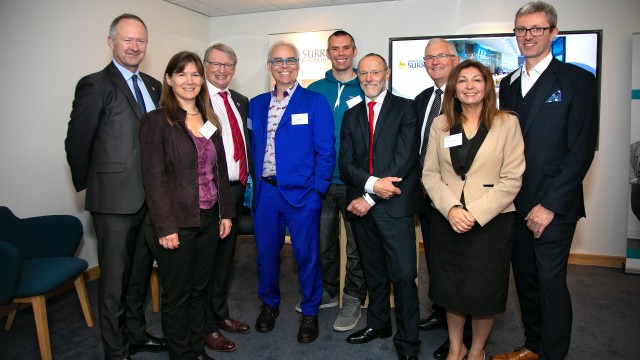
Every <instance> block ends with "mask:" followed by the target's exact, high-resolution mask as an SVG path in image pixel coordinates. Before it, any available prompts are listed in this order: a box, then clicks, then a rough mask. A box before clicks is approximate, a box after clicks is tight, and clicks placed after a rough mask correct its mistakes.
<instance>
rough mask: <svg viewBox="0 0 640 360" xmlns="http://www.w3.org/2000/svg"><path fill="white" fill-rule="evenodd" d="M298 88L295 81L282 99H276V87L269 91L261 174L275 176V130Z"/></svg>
mask: <svg viewBox="0 0 640 360" xmlns="http://www.w3.org/2000/svg"><path fill="white" fill-rule="evenodd" d="M297 88H298V82H297V81H296V82H295V83H294V84H293V85H292V86H291V87H290V88H288V89H287V90H285V91H284V95H283V96H282V99H278V96H277V93H276V89H275V88H274V89H273V91H271V102H270V103H269V113H268V114H267V145H266V147H265V149H264V162H263V164H262V176H264V177H269V176H276V130H278V124H279V123H280V119H282V114H284V111H285V109H286V108H287V106H288V105H289V101H290V100H291V95H292V94H293V92H294V91H295V90H296V89H297Z"/></svg>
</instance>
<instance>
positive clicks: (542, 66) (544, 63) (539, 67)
mask: <svg viewBox="0 0 640 360" xmlns="http://www.w3.org/2000/svg"><path fill="white" fill-rule="evenodd" d="M552 59H553V56H551V53H548V54H547V56H545V57H544V59H542V60H540V62H539V63H537V64H536V66H534V67H533V69H531V71H534V72H536V73H537V74H538V75H540V74H542V73H543V72H544V71H545V70H547V67H549V64H551V60H552ZM531 71H530V72H531ZM522 75H527V70H526V65H524V64H523V65H522Z"/></svg>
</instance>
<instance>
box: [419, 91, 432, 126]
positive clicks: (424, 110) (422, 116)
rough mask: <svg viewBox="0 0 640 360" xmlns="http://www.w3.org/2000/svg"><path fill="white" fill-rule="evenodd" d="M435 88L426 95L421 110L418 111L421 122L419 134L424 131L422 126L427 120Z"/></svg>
mask: <svg viewBox="0 0 640 360" xmlns="http://www.w3.org/2000/svg"><path fill="white" fill-rule="evenodd" d="M433 89H434V87H433V86H432V87H430V88H429V90H427V92H426V93H425V94H424V101H422V102H421V103H420V108H419V109H418V119H419V120H420V121H419V123H420V127H419V128H418V132H421V131H422V124H423V123H424V121H425V119H426V118H427V107H428V105H429V99H431V94H433Z"/></svg>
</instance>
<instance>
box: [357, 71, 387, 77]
mask: <svg viewBox="0 0 640 360" xmlns="http://www.w3.org/2000/svg"><path fill="white" fill-rule="evenodd" d="M385 71H387V70H372V71H358V76H360V77H367V75H369V74H371V76H373V77H376V76H378V75H380V74H383V73H384V72H385Z"/></svg>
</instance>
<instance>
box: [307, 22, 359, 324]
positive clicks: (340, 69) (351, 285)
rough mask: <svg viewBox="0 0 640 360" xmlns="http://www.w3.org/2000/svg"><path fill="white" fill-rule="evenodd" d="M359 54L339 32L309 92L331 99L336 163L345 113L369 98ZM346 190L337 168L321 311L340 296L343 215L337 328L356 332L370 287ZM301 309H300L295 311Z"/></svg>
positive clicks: (327, 204) (325, 226) (324, 232)
mask: <svg viewBox="0 0 640 360" xmlns="http://www.w3.org/2000/svg"><path fill="white" fill-rule="evenodd" d="M357 55H358V49H357V48H356V43H355V40H354V39H353V36H351V35H350V34H349V33H347V32H346V31H342V30H338V31H336V32H334V33H333V34H332V35H331V36H330V37H329V39H328V41H327V57H328V58H329V60H331V70H328V71H327V73H326V74H325V78H324V79H321V80H318V81H316V82H314V83H312V84H311V85H309V87H308V89H309V90H312V91H316V92H319V93H321V94H323V95H324V96H326V97H327V99H328V100H329V104H330V105H331V106H332V108H333V122H334V130H335V137H336V143H335V147H336V164H337V163H338V159H337V156H338V153H339V152H340V126H341V125H342V115H343V114H344V112H345V111H347V110H348V109H350V108H351V107H353V106H354V105H356V104H358V103H359V102H361V101H362V100H363V99H364V96H363V94H362V90H361V89H360V83H359V82H358V76H357V74H356V73H357V70H356V69H354V68H353V60H354V58H355V57H356V56H357ZM346 211H347V203H346V185H345V184H344V182H342V180H341V179H340V171H339V170H338V166H337V165H336V167H335V168H334V169H333V176H332V178H331V186H330V187H329V191H328V192H327V194H326V196H325V198H324V199H323V200H322V213H321V216H320V262H321V266H322V288H323V293H322V302H321V303H320V308H326V307H333V306H336V305H338V301H339V295H340V294H339V292H340V276H339V275H340V213H342V218H343V220H344V224H345V229H346V233H347V266H346V270H347V271H346V277H345V286H344V290H343V296H342V308H341V309H340V313H339V314H338V317H337V319H336V320H335V322H334V323H333V329H334V330H336V331H347V330H351V329H353V328H354V327H355V326H356V325H357V323H358V320H359V319H360V308H361V306H362V304H363V302H364V299H365V297H366V294H367V288H366V285H365V281H364V275H363V273H362V265H361V264H360V255H359V254H358V249H357V246H356V241H355V238H354V237H353V233H352V232H351V224H350V222H349V221H348V220H347V219H346V216H345V213H346ZM297 309H298V306H296V310H297Z"/></svg>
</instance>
